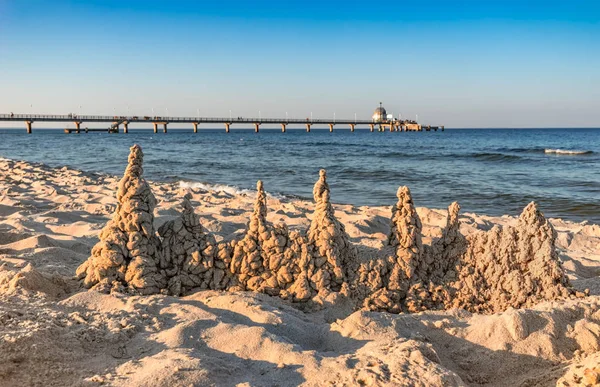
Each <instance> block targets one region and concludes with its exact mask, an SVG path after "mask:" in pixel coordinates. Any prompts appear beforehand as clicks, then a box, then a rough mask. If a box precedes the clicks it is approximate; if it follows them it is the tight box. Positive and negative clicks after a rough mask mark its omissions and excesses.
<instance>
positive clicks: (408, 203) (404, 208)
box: [388, 186, 425, 278]
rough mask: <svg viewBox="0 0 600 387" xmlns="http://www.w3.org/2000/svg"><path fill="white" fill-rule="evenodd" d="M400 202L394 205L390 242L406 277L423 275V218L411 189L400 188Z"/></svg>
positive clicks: (398, 195) (397, 194)
mask: <svg viewBox="0 0 600 387" xmlns="http://www.w3.org/2000/svg"><path fill="white" fill-rule="evenodd" d="M396 196H397V197H398V202H397V203H396V204H395V205H394V206H393V207H392V224H391V226H392V227H391V231H390V235H389V238H388V243H389V244H390V245H391V246H392V247H394V248H395V249H396V257H397V260H398V265H399V267H400V268H401V269H402V270H403V271H404V274H405V276H406V278H412V277H414V276H415V275H423V274H424V273H423V271H424V270H425V267H424V262H423V242H422V235H421V232H422V225H421V219H420V218H419V215H418V214H417V210H416V209H415V206H414V204H413V199H412V195H411V193H410V189H409V188H408V187H406V186H403V187H400V188H398V191H397V193H396Z"/></svg>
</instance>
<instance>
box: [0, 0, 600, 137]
mask: <svg viewBox="0 0 600 387" xmlns="http://www.w3.org/2000/svg"><path fill="white" fill-rule="evenodd" d="M0 84H1V85H2V87H1V89H0V90H1V91H2V92H1V93H0V112H11V111H14V112H31V111H33V112H41V113H61V114H63V113H64V114H66V113H69V112H78V111H79V112H80V113H81V114H112V112H113V111H114V112H115V113H117V114H126V113H127V111H128V109H129V111H130V112H131V113H132V114H138V115H146V114H148V115H149V114H151V113H152V109H153V108H154V111H155V112H156V114H161V115H162V114H166V111H167V109H168V113H169V114H170V115H196V114H197V111H198V110H199V111H200V114H201V115H204V116H228V115H229V110H232V114H233V115H234V116H244V117H249V116H258V111H261V115H262V116H263V117H283V116H285V114H286V112H287V113H288V115H289V116H290V117H307V116H309V115H310V113H311V112H312V113H313V115H314V117H330V116H332V115H333V113H334V112H335V114H336V116H337V117H354V114H355V113H356V114H357V116H358V117H359V118H369V117H370V115H371V113H372V110H373V109H374V107H375V106H376V105H377V103H378V102H379V101H383V102H384V106H385V107H386V108H387V109H388V112H393V113H394V114H395V115H398V114H400V113H401V114H402V115H403V117H412V118H414V117H415V115H416V114H418V115H419V119H420V121H422V122H423V123H426V124H427V123H429V124H446V125H447V126H452V127H561V126H569V127H581V126H592V127H600V1H585V0H571V1H552V0H546V1H535V0H530V1H518V0H505V1H494V0H489V1H486V0H479V1H476V0H463V1H452V0H448V1H441V0H438V1H426V0H425V1H379V2H374V1H370V2H367V1H360V2H359V1H311V0H308V1H266V0H264V1H168V2H167V1H111V0H106V1H60V0H56V1H33V0H19V1H17V0H0ZM79 106H81V109H80V108H79Z"/></svg>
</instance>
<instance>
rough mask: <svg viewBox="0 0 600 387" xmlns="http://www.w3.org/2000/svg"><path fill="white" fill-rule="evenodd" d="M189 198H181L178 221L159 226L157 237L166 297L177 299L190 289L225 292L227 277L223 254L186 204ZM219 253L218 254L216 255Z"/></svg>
mask: <svg viewBox="0 0 600 387" xmlns="http://www.w3.org/2000/svg"><path fill="white" fill-rule="evenodd" d="M190 199H191V195H190V194H189V193H188V194H186V195H185V196H184V197H183V202H182V204H181V206H182V208H183V212H182V214H181V217H180V218H178V219H175V220H170V221H168V222H166V223H165V224H163V225H162V226H161V227H160V228H159V229H158V233H159V234H160V236H161V237H162V238H163V241H162V255H163V257H164V259H163V261H162V262H161V263H164V265H165V266H164V267H161V268H162V269H164V270H165V272H166V274H167V277H168V278H169V281H168V290H169V293H170V294H173V295H180V294H185V293H187V292H188V291H189V290H190V289H193V288H200V289H215V290H222V289H225V288H227V285H228V284H229V281H230V279H231V275H230V273H229V271H228V270H227V265H228V263H229V262H228V259H227V253H225V254H222V252H223V247H221V246H219V245H218V244H217V241H216V239H215V237H214V236H213V235H211V234H209V233H208V232H207V231H206V230H205V229H204V227H202V225H201V224H200V217H199V216H198V215H196V214H195V213H194V208H193V207H192V204H191V203H190ZM219 252H221V254H219Z"/></svg>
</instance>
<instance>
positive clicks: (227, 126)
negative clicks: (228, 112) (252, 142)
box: [225, 122, 231, 133]
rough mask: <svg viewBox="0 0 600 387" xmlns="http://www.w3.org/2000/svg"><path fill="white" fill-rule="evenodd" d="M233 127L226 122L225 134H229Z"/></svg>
mask: <svg viewBox="0 0 600 387" xmlns="http://www.w3.org/2000/svg"><path fill="white" fill-rule="evenodd" d="M230 125H231V123H229V122H226V123H225V133H229V126H230Z"/></svg>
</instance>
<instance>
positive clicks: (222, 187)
mask: <svg viewBox="0 0 600 387" xmlns="http://www.w3.org/2000/svg"><path fill="white" fill-rule="evenodd" d="M179 187H180V188H184V189H202V190H205V191H212V192H225V193H227V194H229V195H234V196H235V195H256V190H253V189H245V188H240V187H235V186H231V185H226V184H208V183H199V182H192V181H180V182H179ZM265 193H266V194H267V196H269V197H272V198H277V199H285V198H286V196H285V195H279V194H271V193H268V192H265Z"/></svg>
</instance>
